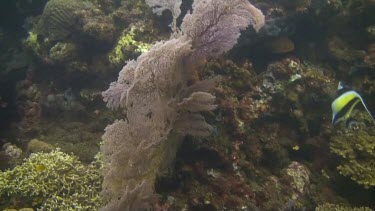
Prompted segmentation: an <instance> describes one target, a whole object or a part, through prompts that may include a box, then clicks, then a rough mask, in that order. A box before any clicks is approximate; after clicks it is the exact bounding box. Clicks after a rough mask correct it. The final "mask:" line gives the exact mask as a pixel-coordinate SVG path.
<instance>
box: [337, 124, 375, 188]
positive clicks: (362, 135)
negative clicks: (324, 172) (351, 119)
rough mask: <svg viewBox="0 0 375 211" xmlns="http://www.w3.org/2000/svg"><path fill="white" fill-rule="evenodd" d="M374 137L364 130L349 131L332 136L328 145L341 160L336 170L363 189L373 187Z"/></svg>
mask: <svg viewBox="0 0 375 211" xmlns="http://www.w3.org/2000/svg"><path fill="white" fill-rule="evenodd" d="M374 140H375V135H374V134H370V133H369V132H368V131H366V130H350V131H349V132H347V133H346V134H342V135H338V136H334V137H333V138H332V141H331V143H330V149H331V151H332V152H333V153H335V154H337V155H339V156H340V157H341V158H342V160H341V163H340V165H339V166H338V167H337V170H338V171H339V172H340V174H342V175H345V176H350V178H351V179H352V180H354V181H356V182H357V183H358V184H360V185H363V186H364V187H365V188H369V187H373V186H375V171H374V169H375V142H374Z"/></svg>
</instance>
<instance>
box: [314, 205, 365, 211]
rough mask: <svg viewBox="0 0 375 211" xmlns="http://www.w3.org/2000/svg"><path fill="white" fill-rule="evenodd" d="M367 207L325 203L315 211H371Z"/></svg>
mask: <svg viewBox="0 0 375 211" xmlns="http://www.w3.org/2000/svg"><path fill="white" fill-rule="evenodd" d="M371 210H372V209H370V208H368V207H347V206H342V205H338V204H330V203H325V204H322V205H319V206H317V207H316V209H315V211H371Z"/></svg>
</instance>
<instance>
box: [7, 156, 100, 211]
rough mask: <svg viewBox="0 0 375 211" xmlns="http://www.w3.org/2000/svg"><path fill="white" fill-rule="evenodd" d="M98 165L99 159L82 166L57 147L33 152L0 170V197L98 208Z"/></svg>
mask: <svg viewBox="0 0 375 211" xmlns="http://www.w3.org/2000/svg"><path fill="white" fill-rule="evenodd" d="M100 167H101V163H100V162H99V161H96V162H94V163H92V164H90V165H88V166H85V165H83V164H82V163H81V162H80V161H79V160H78V158H77V157H75V156H73V155H68V154H65V153H63V152H61V151H60V150H59V149H56V150H54V151H52V152H50V153H33V154H31V155H30V157H29V158H27V159H25V161H24V163H23V164H22V165H19V166H16V167H15V168H14V169H12V170H7V171H5V172H0V198H3V197H10V198H11V199H23V200H24V201H26V200H25V199H27V200H29V202H30V203H31V204H30V205H31V206H40V209H41V210H97V209H98V207H100V205H101V199H100V197H99V192H100V190H101V177H100ZM9 201H12V200H9Z"/></svg>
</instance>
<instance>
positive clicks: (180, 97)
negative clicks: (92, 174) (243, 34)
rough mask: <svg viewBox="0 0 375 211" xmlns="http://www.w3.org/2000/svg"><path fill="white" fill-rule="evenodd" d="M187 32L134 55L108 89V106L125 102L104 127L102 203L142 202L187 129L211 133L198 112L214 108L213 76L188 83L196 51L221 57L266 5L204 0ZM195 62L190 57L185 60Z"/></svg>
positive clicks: (111, 206) (129, 205)
mask: <svg viewBox="0 0 375 211" xmlns="http://www.w3.org/2000/svg"><path fill="white" fill-rule="evenodd" d="M193 9H194V11H193V13H192V14H188V15H187V16H186V17H185V19H184V22H183V24H182V33H179V34H176V35H175V38H173V39H170V40H168V41H165V42H164V41H163V42H158V43H156V44H155V45H154V46H153V47H152V48H151V49H150V51H149V52H147V53H143V54H142V55H141V56H140V57H139V58H138V59H137V61H132V62H129V63H128V64H127V65H126V66H125V67H124V68H123V70H122V71H121V72H120V74H119V78H118V81H117V82H113V83H111V85H110V87H109V89H108V90H107V91H105V92H103V97H104V100H105V101H106V102H107V105H108V107H110V108H119V107H120V108H123V109H124V110H125V112H126V120H120V121H116V122H115V123H114V124H112V125H110V126H108V127H107V128H106V132H105V134H104V135H103V140H104V144H103V148H102V151H103V155H104V161H105V168H104V183H103V196H104V198H105V199H106V200H107V205H106V206H105V207H104V208H103V209H102V210H111V211H114V210H138V209H139V208H144V207H147V204H148V203H150V202H151V201H152V199H153V198H154V190H153V185H154V182H155V179H156V176H157V175H158V174H160V172H162V171H163V170H165V169H166V168H167V167H168V166H169V163H170V162H172V161H173V160H174V157H175V153H176V151H177V149H178V147H179V144H180V141H181V140H182V137H183V136H184V135H187V134H190V135H195V136H207V135H209V134H210V133H211V131H212V126H210V125H209V124H207V123H206V121H205V119H204V117H203V116H202V115H201V114H200V112H202V111H211V110H214V109H215V108H216V105H214V101H215V96H213V95H212V94H210V93H208V91H209V88H210V87H212V86H213V84H214V80H206V81H202V82H198V83H196V84H194V85H192V86H188V83H187V81H188V79H189V78H190V76H189V74H191V73H192V71H191V70H190V69H189V67H192V66H195V67H198V65H199V63H198V62H199V61H197V60H195V58H196V56H198V55H201V56H202V57H203V58H208V57H215V56H218V55H220V54H222V53H223V52H225V51H228V50H229V49H231V48H232V47H233V45H234V44H235V43H236V42H237V38H238V37H239V34H240V30H241V29H244V28H246V27H247V25H249V24H253V25H254V27H255V29H256V30H258V29H259V28H260V27H261V25H262V24H263V23H264V16H263V15H262V13H261V12H260V11H259V10H257V9H256V8H255V7H253V6H252V5H251V4H250V3H249V2H248V1H247V0H233V1H220V0H206V1H199V2H198V3H194V5H193ZM187 64H189V65H187Z"/></svg>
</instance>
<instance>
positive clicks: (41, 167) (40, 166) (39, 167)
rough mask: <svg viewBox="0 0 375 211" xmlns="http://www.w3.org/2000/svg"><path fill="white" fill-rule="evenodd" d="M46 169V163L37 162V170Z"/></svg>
mask: <svg viewBox="0 0 375 211" xmlns="http://www.w3.org/2000/svg"><path fill="white" fill-rule="evenodd" d="M45 169H46V166H45V165H43V164H36V165H35V170H36V171H39V172H40V171H44V170H45Z"/></svg>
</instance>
